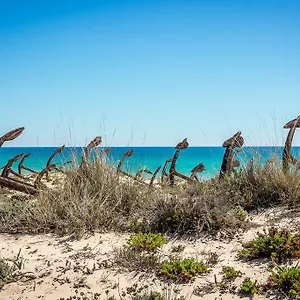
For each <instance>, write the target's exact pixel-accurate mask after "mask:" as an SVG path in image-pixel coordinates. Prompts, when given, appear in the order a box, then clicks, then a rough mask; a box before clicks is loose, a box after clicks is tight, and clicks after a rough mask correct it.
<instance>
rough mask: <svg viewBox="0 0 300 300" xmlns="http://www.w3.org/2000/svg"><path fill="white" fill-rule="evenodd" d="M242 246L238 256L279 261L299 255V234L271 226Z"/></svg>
mask: <svg viewBox="0 0 300 300" xmlns="http://www.w3.org/2000/svg"><path fill="white" fill-rule="evenodd" d="M243 247H244V249H243V250H241V251H240V252H239V254H238V255H239V257H240V258H246V259H254V258H259V257H268V258H273V259H274V260H275V261H279V262H281V261H282V260H283V259H287V258H295V257H300V235H299V234H291V233H290V232H289V231H288V230H285V229H278V228H275V227H272V228H270V229H269V230H268V231H267V232H266V231H265V232H264V233H259V234H258V237H257V238H256V239H254V240H252V241H250V242H249V243H247V244H245V245H243Z"/></svg>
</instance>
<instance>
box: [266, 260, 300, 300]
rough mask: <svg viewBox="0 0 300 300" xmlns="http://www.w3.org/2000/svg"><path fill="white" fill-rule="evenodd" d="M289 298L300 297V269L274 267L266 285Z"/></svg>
mask: <svg viewBox="0 0 300 300" xmlns="http://www.w3.org/2000/svg"><path fill="white" fill-rule="evenodd" d="M266 286H267V287H268V288H276V289H277V290H280V291H282V292H284V293H288V294H289V295H290V296H296V297H297V296H298V297H299V296H300V267H298V266H295V267H276V268H275V270H272V275H271V276H270V277H269V279H268V282H267V284H266Z"/></svg>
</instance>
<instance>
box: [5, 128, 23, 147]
mask: <svg viewBox="0 0 300 300" xmlns="http://www.w3.org/2000/svg"><path fill="white" fill-rule="evenodd" d="M24 129H25V128H24V127H19V128H16V129H13V130H11V131H9V132H7V133H6V134H4V135H3V136H2V137H0V147H1V146H2V145H3V144H4V143H5V142H8V141H12V140H14V139H15V138H17V137H18V136H19V135H21V134H22V132H23V131H24Z"/></svg>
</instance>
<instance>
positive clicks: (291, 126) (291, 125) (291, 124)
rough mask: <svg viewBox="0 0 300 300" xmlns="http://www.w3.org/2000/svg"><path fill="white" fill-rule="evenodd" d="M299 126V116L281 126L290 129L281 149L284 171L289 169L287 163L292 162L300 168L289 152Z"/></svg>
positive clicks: (299, 163)
mask: <svg viewBox="0 0 300 300" xmlns="http://www.w3.org/2000/svg"><path fill="white" fill-rule="evenodd" d="M299 127H300V116H298V117H297V118H296V119H294V120H292V121H290V122H288V123H287V124H285V125H284V127H283V128H285V129H290V131H289V133H288V136H287V138H286V142H285V146H284V150H283V156H282V165H283V170H284V172H288V171H289V164H293V165H294V166H295V167H296V168H297V169H299V168H300V162H299V161H298V160H297V159H296V158H295V157H294V156H293V155H292V154H291V149H292V143H293V138H294V135H295V132H296V129H297V128H299Z"/></svg>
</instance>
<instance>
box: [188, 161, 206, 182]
mask: <svg viewBox="0 0 300 300" xmlns="http://www.w3.org/2000/svg"><path fill="white" fill-rule="evenodd" d="M203 171H205V166H204V164H203V163H200V164H199V165H197V166H196V167H194V168H193V169H192V171H191V179H194V180H196V181H199V179H198V177H197V173H201V172H203Z"/></svg>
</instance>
